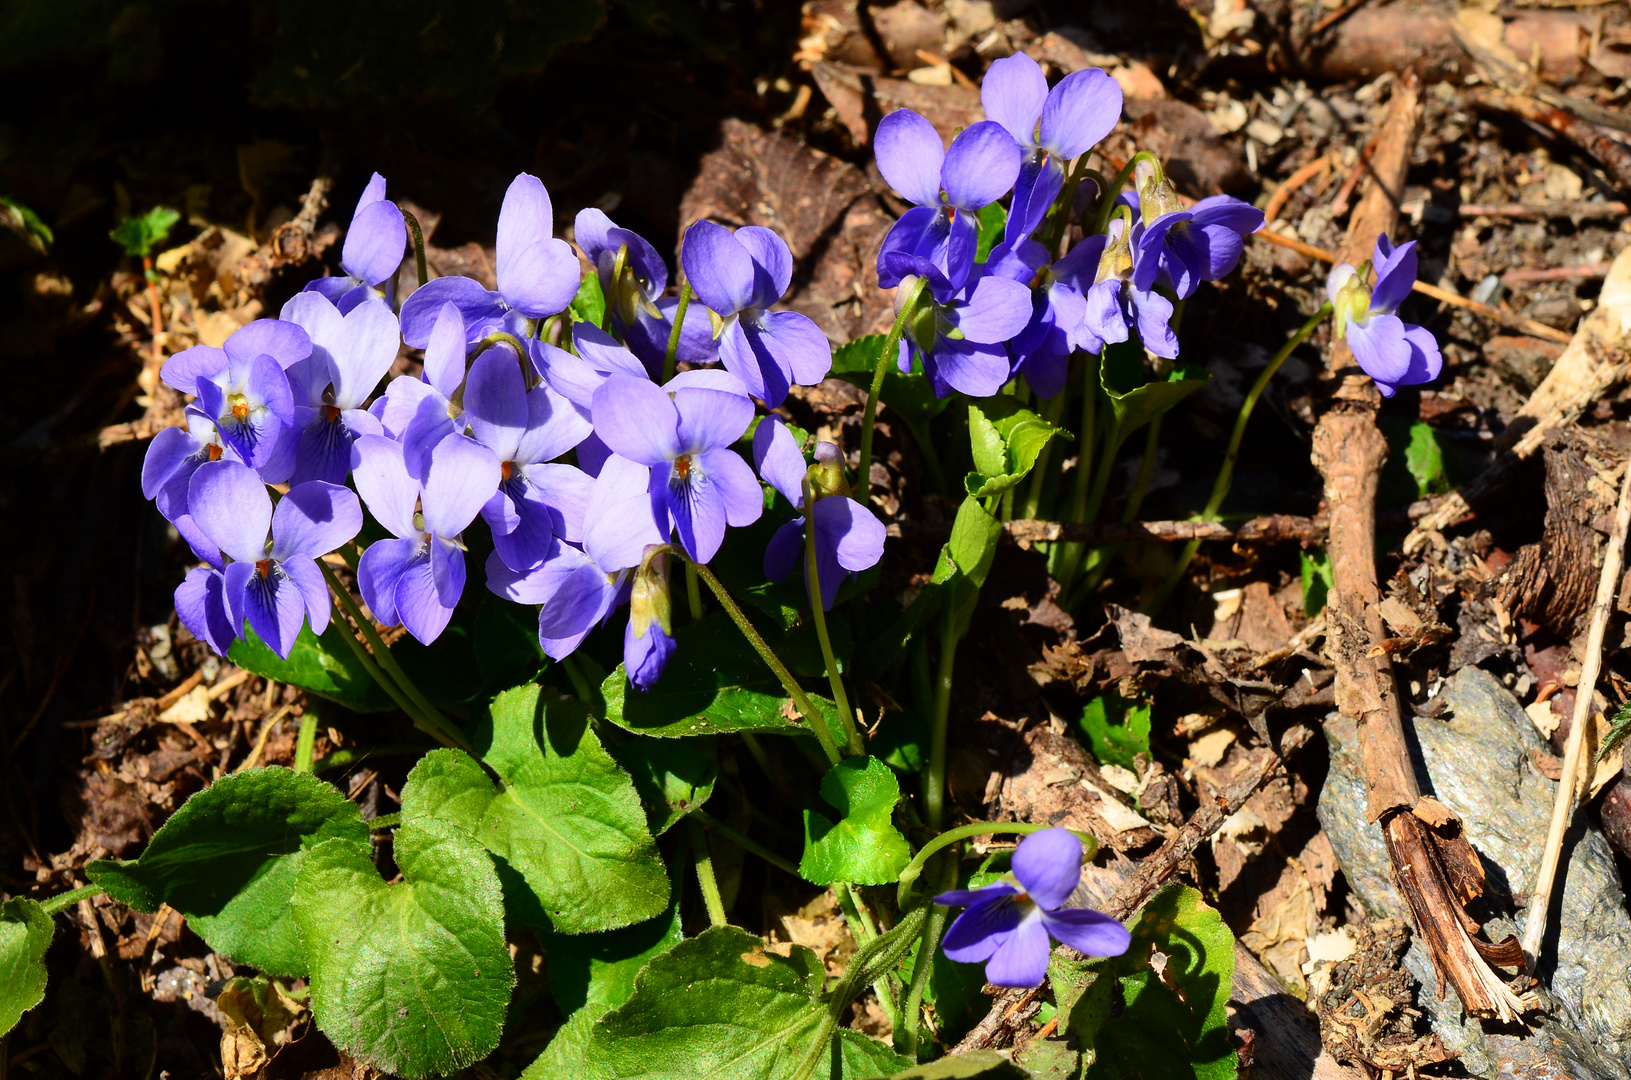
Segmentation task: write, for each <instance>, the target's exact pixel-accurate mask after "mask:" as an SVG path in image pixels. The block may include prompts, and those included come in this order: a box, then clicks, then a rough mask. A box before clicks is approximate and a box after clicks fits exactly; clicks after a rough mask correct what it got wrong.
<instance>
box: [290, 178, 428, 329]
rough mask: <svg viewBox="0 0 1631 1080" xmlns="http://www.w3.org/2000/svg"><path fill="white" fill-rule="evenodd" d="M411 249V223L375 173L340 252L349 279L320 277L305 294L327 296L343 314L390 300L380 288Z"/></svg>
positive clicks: (355, 213)
mask: <svg viewBox="0 0 1631 1080" xmlns="http://www.w3.org/2000/svg"><path fill="white" fill-rule="evenodd" d="M407 247H408V225H407V222H405V221H404V220H403V219H402V211H401V210H399V209H398V208H397V205H396V203H394V202H391V201H389V200H387V199H386V198H385V177H383V176H381V175H380V174H379V173H375V174H374V175H373V176H372V177H370V178H369V181H368V186H367V187H365V188H363V191H362V198H360V199H358V200H357V209H356V210H355V211H354V212H353V213H352V215H351V225H350V227H349V228H347V229H346V231H345V246H344V247H343V248H341V249H340V268H341V269H342V270H344V271H345V276H344V277H321V278H318V279H317V280H316V281H312V282H309V283H307V285H306V289H305V291H307V292H314V293H317V294H318V295H320V296H324V297H327V298H328V300H329V301H330V302H331V303H333V304H334V306H335V307H337V308H339V309H340V312H341V314H346V313H349V312H350V311H351V309H352V308H354V307H356V306H357V305H358V304H360V303H362V302H363V301H364V300H371V299H383V300H389V299H390V294H389V292H388V291H386V290H382V289H379V288H377V286H378V285H379V284H380V283H381V282H387V283H388V282H389V281H390V279H391V277H392V276H393V275H394V274H395V273H396V268H397V267H398V266H401V265H402V257H403V255H404V254H405V253H406V252H407Z"/></svg>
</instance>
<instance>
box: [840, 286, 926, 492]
mask: <svg viewBox="0 0 1631 1080" xmlns="http://www.w3.org/2000/svg"><path fill="white" fill-rule="evenodd" d="M927 285H928V282H927V281H925V280H924V279H923V278H918V279H917V280H916V281H914V282H912V286H911V289H910V291H909V292H907V294H906V298H905V299H904V300H903V301H901V302H900V303H899V304H898V305H897V312H896V315H895V322H894V324H893V325H891V326H890V327H889V336H888V337H886V338H884V339H883V350H882V352H880V354H879V355H878V366H877V367H876V368H874V369H873V371H872V387H871V389H869V390H868V391H867V394H866V411H865V412H864V413H862V414H861V460H860V463H859V464H858V466H857V467H856V471H855V490H856V492H857V493H858V494H859V495H860V499H861V505H862V506H868V505H870V504H871V502H872V428H873V426H874V425H875V424H876V423H877V420H878V397H879V395H881V394H882V393H883V378H884V376H885V375H886V374H888V372H889V365H890V364H893V363H895V362H896V361H897V360H898V359H899V358H900V338H901V335H902V334H903V333H905V332H906V320H907V319H908V318H909V317H910V316H911V314H912V313H913V312H914V311H916V310H917V303H918V298H919V297H921V296H922V295H923V290H924V288H925V287H926V286H927ZM920 443H921V440H920ZM925 456H926V455H925Z"/></svg>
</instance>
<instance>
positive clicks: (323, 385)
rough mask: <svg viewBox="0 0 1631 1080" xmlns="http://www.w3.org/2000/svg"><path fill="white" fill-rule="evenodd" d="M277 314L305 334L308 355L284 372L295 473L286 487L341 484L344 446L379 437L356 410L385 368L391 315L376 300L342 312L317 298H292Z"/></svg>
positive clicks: (390, 354)
mask: <svg viewBox="0 0 1631 1080" xmlns="http://www.w3.org/2000/svg"><path fill="white" fill-rule="evenodd" d="M279 315H280V316H281V317H282V318H284V319H285V320H287V321H289V322H292V323H294V324H295V325H296V326H299V327H301V328H302V329H304V330H305V331H306V333H307V334H309V335H310V336H311V341H312V353H311V355H310V356H309V357H307V358H306V359H304V360H302V361H300V362H299V363H298V364H295V365H293V366H292V367H290V368H289V388H290V390H291V391H292V392H293V394H294V398H295V407H294V424H293V431H291V432H290V433H289V436H288V437H289V438H292V439H294V440H295V449H294V458H295V461H294V472H293V473H292V474H291V475H290V476H289V483H291V484H299V483H303V482H305V481H307V480H326V481H328V482H329V483H331V484H343V483H345V478H346V475H347V474H348V473H349V472H350V471H351V443H352V442H353V441H354V440H355V439H356V438H357V436H359V435H378V434H381V433H382V428H381V427H380V422H379V420H378V419H377V418H376V417H374V416H373V415H372V414H370V413H368V412H366V411H364V409H363V405H364V404H365V403H366V402H367V401H368V398H369V397H370V396H372V394H373V393H374V388H375V387H377V386H378V385H379V381H380V380H381V379H383V378H384V377H385V373H386V372H388V371H390V370H391V364H392V362H393V361H395V360H396V354H397V348H398V346H399V344H400V343H401V335H400V333H399V332H398V328H397V321H396V316H395V315H393V314H392V313H391V309H390V308H389V307H388V306H386V304H385V302H384V301H383V300H364V301H363V302H362V303H359V304H355V305H353V306H352V308H351V310H350V311H348V312H346V313H345V314H343V315H342V314H341V312H340V309H339V308H337V307H335V306H334V304H333V303H331V302H330V301H329V299H328V298H327V297H326V296H324V295H322V294H321V293H316V292H301V293H296V294H295V295H294V296H293V297H292V298H291V299H290V300H289V302H288V303H287V304H284V305H283V310H282V311H281V312H279Z"/></svg>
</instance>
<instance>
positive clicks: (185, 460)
mask: <svg viewBox="0 0 1631 1080" xmlns="http://www.w3.org/2000/svg"><path fill="white" fill-rule="evenodd" d="M790 438H791V437H790ZM206 445H207V444H206V443H203V442H201V441H200V440H199V439H198V437H197V436H196V435H194V434H193V433H192V432H191V431H189V430H187V429H186V428H180V427H167V428H165V429H164V430H162V431H160V432H159V433H158V434H157V435H155V436H153V441H152V442H150V443H148V444H147V456H146V457H144V458H143V459H142V497H143V498H144V499H153V498H157V497H158V493H159V492H160V491H161V490H163V488H164V486H165V484H167V483H169V481H170V478H171V477H173V476H175V475H176V473H178V472H180V471H181V470H183V469H191V468H196V467H197V466H198V464H199V463H201V462H202V461H203V460H204V457H205V447H206Z"/></svg>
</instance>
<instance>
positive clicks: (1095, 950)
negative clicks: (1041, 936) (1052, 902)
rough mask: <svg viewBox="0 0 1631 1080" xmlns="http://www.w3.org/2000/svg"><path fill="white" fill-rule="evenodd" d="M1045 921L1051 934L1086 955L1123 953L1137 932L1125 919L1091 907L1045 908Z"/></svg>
mask: <svg viewBox="0 0 1631 1080" xmlns="http://www.w3.org/2000/svg"><path fill="white" fill-rule="evenodd" d="M1042 924H1043V925H1044V926H1046V927H1047V928H1048V933H1050V934H1052V935H1053V936H1054V937H1056V938H1058V939H1059V940H1060V941H1062V942H1064V943H1065V944H1066V945H1069V946H1070V947H1071V948H1073V949H1075V950H1076V951H1077V952H1079V953H1081V954H1082V955H1083V956H1120V955H1121V954H1122V953H1124V952H1126V951H1127V946H1129V945H1131V944H1132V942H1133V935H1132V934H1131V932H1129V931H1128V929H1127V928H1126V927H1125V926H1123V925H1122V924H1121V920H1119V919H1114V918H1111V917H1110V916H1109V915H1106V914H1104V913H1103V912H1102V911H1090V910H1088V909H1087V908H1061V909H1060V910H1058V911H1044V912H1043V913H1042Z"/></svg>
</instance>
